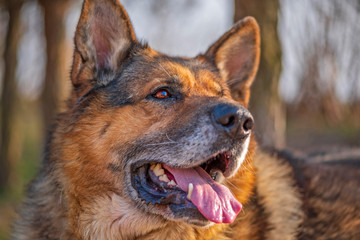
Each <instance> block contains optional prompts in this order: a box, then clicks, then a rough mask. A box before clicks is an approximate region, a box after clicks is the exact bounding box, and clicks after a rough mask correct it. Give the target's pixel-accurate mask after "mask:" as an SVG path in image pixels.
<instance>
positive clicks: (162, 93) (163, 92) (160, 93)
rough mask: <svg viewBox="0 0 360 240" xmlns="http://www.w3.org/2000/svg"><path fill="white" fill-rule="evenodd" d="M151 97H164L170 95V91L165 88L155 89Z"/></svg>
mask: <svg viewBox="0 0 360 240" xmlns="http://www.w3.org/2000/svg"><path fill="white" fill-rule="evenodd" d="M153 97H154V98H158V99H165V98H168V97H170V93H169V92H168V91H167V90H164V89H162V90H159V91H157V92H156V93H155V94H154V95H153Z"/></svg>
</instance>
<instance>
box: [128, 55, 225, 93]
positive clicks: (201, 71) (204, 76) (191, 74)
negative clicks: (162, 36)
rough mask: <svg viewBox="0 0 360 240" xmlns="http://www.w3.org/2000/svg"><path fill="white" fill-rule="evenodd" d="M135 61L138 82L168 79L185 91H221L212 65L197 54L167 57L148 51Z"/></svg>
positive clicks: (159, 81) (222, 89) (223, 87)
mask: <svg viewBox="0 0 360 240" xmlns="http://www.w3.org/2000/svg"><path fill="white" fill-rule="evenodd" d="M135 61H136V62H137V69H138V71H137V74H138V77H137V80H138V82H139V83H141V84H150V85H152V84H155V85H156V83H159V84H161V83H166V82H169V81H170V80H171V81H172V82H173V83H176V84H178V85H180V86H181V87H182V88H183V89H186V90H187V92H188V94H189V95H191V94H206V95H209V94H210V95H222V94H223V92H224V89H225V88H226V86H225V83H224V82H223V81H222V80H221V77H220V74H219V72H218V70H217V69H216V67H214V66H213V65H212V64H210V63H209V62H207V61H205V60H203V59H201V58H198V57H197V58H182V57H169V56H166V55H162V54H158V53H156V52H154V51H152V52H151V54H146V55H145V54H142V55H140V56H138V57H137V59H136V60H135ZM162 80H163V81H162Z"/></svg>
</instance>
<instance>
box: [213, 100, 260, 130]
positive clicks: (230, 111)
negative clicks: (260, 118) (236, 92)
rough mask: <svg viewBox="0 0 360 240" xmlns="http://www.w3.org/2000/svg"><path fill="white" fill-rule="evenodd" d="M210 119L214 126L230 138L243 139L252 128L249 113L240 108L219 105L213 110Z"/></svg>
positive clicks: (224, 104)
mask: <svg viewBox="0 0 360 240" xmlns="http://www.w3.org/2000/svg"><path fill="white" fill-rule="evenodd" d="M212 117H213V120H214V122H215V126H216V127H217V128H218V129H220V130H222V131H225V132H226V133H228V134H230V136H231V137H243V136H244V135H246V134H248V133H249V132H250V131H251V129H252V128H253V127H254V120H253V117H252V116H251V114H250V112H249V111H248V110H246V109H245V108H244V107H241V106H240V107H239V106H234V105H231V104H226V103H221V104H219V105H217V106H216V107H215V108H214V110H213V112H212Z"/></svg>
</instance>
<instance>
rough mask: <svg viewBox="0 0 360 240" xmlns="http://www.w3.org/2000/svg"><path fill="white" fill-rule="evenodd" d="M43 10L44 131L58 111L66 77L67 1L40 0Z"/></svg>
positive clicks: (42, 98) (42, 100)
mask: <svg viewBox="0 0 360 240" xmlns="http://www.w3.org/2000/svg"><path fill="white" fill-rule="evenodd" d="M39 3H40V5H41V6H42V7H43V9H44V24H45V37H46V55H47V62H46V74H45V81H44V85H43V91H42V94H41V108H42V114H43V123H44V126H45V129H47V128H49V126H50V125H51V123H52V122H53V121H54V118H55V116H56V113H57V112H58V111H59V109H60V96H61V95H62V90H63V89H62V87H63V81H65V79H66V77H67V76H68V74H67V72H66V70H65V67H64V62H65V61H64V55H65V51H64V47H65V26H64V21H63V20H64V14H65V11H66V9H67V8H68V5H69V0H51V1H50V0H40V1H39Z"/></svg>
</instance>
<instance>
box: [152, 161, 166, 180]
mask: <svg viewBox="0 0 360 240" xmlns="http://www.w3.org/2000/svg"><path fill="white" fill-rule="evenodd" d="M153 172H154V173H155V175H156V176H157V177H159V176H161V175H164V174H165V171H164V169H163V168H162V167H161V164H160V163H158V164H156V165H155V167H154V169H153Z"/></svg>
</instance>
